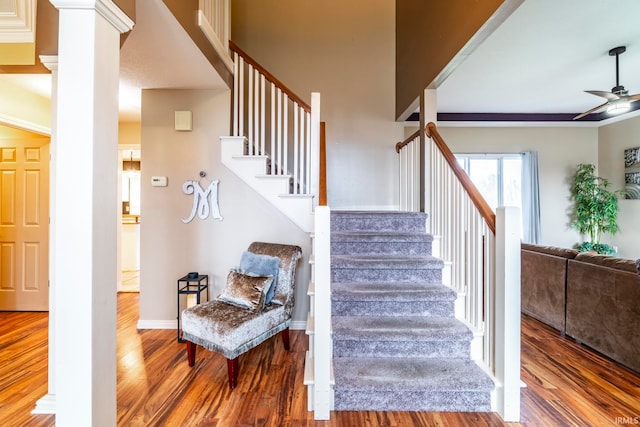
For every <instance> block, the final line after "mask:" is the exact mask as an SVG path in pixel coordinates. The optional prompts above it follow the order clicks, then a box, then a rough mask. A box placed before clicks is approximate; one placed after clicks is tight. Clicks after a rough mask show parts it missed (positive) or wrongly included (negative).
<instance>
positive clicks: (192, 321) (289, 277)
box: [182, 242, 302, 389]
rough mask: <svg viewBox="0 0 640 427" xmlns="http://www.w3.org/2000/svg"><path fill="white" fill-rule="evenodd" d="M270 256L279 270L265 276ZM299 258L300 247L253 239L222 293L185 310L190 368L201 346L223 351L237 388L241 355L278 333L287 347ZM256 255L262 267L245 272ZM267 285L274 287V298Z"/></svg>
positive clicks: (228, 369)
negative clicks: (261, 269) (246, 266)
mask: <svg viewBox="0 0 640 427" xmlns="http://www.w3.org/2000/svg"><path fill="white" fill-rule="evenodd" d="M270 257H277V259H275V261H274V262H275V264H274V265H275V268H276V270H277V272H275V273H274V274H263V273H264V272H262V271H259V270H260V268H266V267H265V265H266V264H265V262H266V263H267V264H268V263H269V262H270V261H272V259H271V258H270ZM301 257H302V250H301V249H300V247H299V246H293V245H284V244H276V243H263V242H253V243H251V245H249V248H248V249H247V252H245V253H244V254H243V257H242V260H241V263H240V269H239V270H232V271H230V272H229V276H228V277H227V284H226V287H225V289H224V290H223V291H222V293H221V294H220V296H218V297H217V298H216V299H214V300H212V301H210V302H206V303H204V304H199V305H196V306H194V307H191V308H188V309H186V310H184V311H183V312H182V338H183V339H184V340H185V341H186V345H187V360H188V363H189V366H193V365H194V364H195V356H196V348H197V345H199V346H202V347H204V348H206V349H208V350H210V351H216V352H219V353H222V355H224V357H225V358H226V359H227V371H228V377H229V387H230V388H231V389H234V388H235V387H236V385H237V382H238V369H239V366H238V358H239V356H240V355H241V354H243V353H245V352H247V351H248V350H250V349H252V348H253V347H256V346H257V345H259V344H260V343H262V342H263V341H265V340H267V339H269V338H271V337H272V336H274V335H276V334H278V333H280V334H281V336H282V340H283V343H284V347H285V349H286V350H289V325H290V323H291V312H292V310H293V303H294V290H295V273H296V265H297V262H298V260H299V259H300V258H301ZM253 258H258V263H259V264H260V263H262V264H260V265H259V266H258V267H257V268H258V271H257V272H256V271H254V272H252V271H245V270H244V269H243V267H244V266H243V263H245V260H249V261H248V262H251V261H253ZM278 260H279V262H278ZM247 265H249V264H247ZM273 279H275V280H273ZM272 280H273V283H272ZM272 284H273V285H274V287H273V288H271V285H272ZM267 288H269V289H271V294H272V296H271V295H269V296H271V299H270V301H269V298H267V294H268V289H267ZM265 300H266V302H265Z"/></svg>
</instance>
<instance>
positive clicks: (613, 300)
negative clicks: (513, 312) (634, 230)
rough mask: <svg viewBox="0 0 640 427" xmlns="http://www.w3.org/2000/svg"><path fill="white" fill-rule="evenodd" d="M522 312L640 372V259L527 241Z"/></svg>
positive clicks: (522, 287) (523, 266)
mask: <svg viewBox="0 0 640 427" xmlns="http://www.w3.org/2000/svg"><path fill="white" fill-rule="evenodd" d="M521 255H522V259H521V268H522V272H521V273H522V280H521V291H522V297H521V301H522V312H523V313H524V314H527V315H529V316H531V317H534V318H536V319H538V320H540V321H541V322H543V323H546V324H547V325H549V326H552V327H553V328H555V329H558V330H559V331H561V332H562V333H563V334H564V333H566V334H567V335H569V336H571V337H573V338H575V339H576V340H577V341H578V342H581V343H583V344H585V345H587V346H589V347H591V348H593V349H595V350H597V351H599V352H600V353H602V354H604V355H606V356H608V357H610V358H612V359H613V360H616V361H617V362H619V363H621V364H623V365H625V366H627V367H629V368H631V369H634V370H635V371H638V372H640V334H638V331H640V274H639V273H638V271H637V267H636V262H634V261H632V260H626V259H622V258H616V257H609V256H603V255H595V254H589V253H579V252H578V251H575V250H573V249H562V248H554V247H548V246H538V245H529V244H524V243H523V244H522V248H521Z"/></svg>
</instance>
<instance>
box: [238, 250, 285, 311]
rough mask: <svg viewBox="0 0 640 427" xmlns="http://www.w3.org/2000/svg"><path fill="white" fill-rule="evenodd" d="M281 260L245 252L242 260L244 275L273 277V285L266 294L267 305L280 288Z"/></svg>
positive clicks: (241, 265)
mask: <svg viewBox="0 0 640 427" xmlns="http://www.w3.org/2000/svg"><path fill="white" fill-rule="evenodd" d="M279 267H280V258H278V257H275V256H269V255H259V254H254V253H253V252H249V251H244V252H243V253H242V257H241V258H240V270H242V272H243V273H251V274H256V275H259V276H273V283H272V284H271V287H270V288H269V289H268V290H267V292H266V297H265V300H264V303H265V304H269V303H270V302H271V299H272V298H273V294H274V293H275V291H276V286H278V271H279Z"/></svg>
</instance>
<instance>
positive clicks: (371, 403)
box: [335, 387, 491, 412]
mask: <svg viewBox="0 0 640 427" xmlns="http://www.w3.org/2000/svg"><path fill="white" fill-rule="evenodd" d="M490 401H491V396H490V393H489V392H474V391H455V392H454V391H442V392H437V391H431V392H421V391H359V390H357V391H350V390H340V389H338V387H336V391H335V410H337V411H367V410H370V411H428V412H490V411H491V404H490Z"/></svg>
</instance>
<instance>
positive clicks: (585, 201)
mask: <svg viewBox="0 0 640 427" xmlns="http://www.w3.org/2000/svg"><path fill="white" fill-rule="evenodd" d="M610 185H611V184H610V183H609V181H608V180H606V179H605V178H601V177H599V176H596V175H595V166H594V165H588V164H579V165H578V168H577V170H576V173H575V175H574V177H573V185H572V186H571V197H572V198H573V200H574V206H573V222H572V225H573V227H574V228H575V229H576V230H578V232H580V234H586V235H588V236H589V240H590V242H591V243H592V244H594V245H595V244H599V243H600V235H601V233H609V234H615V233H616V232H617V231H618V230H619V228H618V223H617V219H618V197H620V195H621V194H624V192H622V191H611V190H609V187H610Z"/></svg>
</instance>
